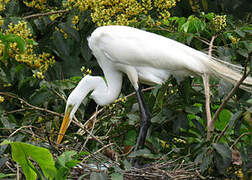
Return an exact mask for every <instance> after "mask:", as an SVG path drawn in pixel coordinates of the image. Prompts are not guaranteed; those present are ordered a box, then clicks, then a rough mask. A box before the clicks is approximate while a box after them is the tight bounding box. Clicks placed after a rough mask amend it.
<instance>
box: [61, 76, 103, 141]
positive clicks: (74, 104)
mask: <svg viewBox="0 0 252 180" xmlns="http://www.w3.org/2000/svg"><path fill="white" fill-rule="evenodd" d="M90 91H93V93H94V96H93V97H92V98H94V100H97V97H96V96H95V94H99V93H97V91H98V92H101V91H105V92H106V84H105V82H104V80H103V79H102V78H101V77H93V76H89V75H87V76H85V77H84V78H83V79H82V80H81V81H80V82H79V84H78V85H77V86H76V88H75V89H74V90H73V91H72V92H71V94H70V95H69V97H68V98H67V103H66V109H65V115H64V119H63V122H62V124H61V128H60V132H59V135H58V139H57V143H58V144H60V143H61V141H62V139H63V137H64V135H65V132H66V130H67V128H68V126H69V125H70V123H71V121H72V119H73V117H74V114H75V112H76V111H77V109H78V108H79V106H80V104H81V102H82V101H83V99H84V98H85V97H86V96H87V95H88V93H89V92H90ZM100 99H104V100H105V101H106V98H104V96H101V97H100ZM97 101H98V100H97ZM100 101H101V100H99V101H98V102H100ZM98 104H99V103H98ZM100 104H104V103H103V102H102V101H101V102H100Z"/></svg>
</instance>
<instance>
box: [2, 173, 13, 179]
mask: <svg viewBox="0 0 252 180" xmlns="http://www.w3.org/2000/svg"><path fill="white" fill-rule="evenodd" d="M10 176H16V174H4V173H0V178H7V177H10Z"/></svg>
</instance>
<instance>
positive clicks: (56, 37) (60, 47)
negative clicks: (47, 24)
mask: <svg viewBox="0 0 252 180" xmlns="http://www.w3.org/2000/svg"><path fill="white" fill-rule="evenodd" d="M53 44H54V46H55V48H56V49H57V51H58V52H59V53H60V55H62V56H69V55H70V47H69V46H68V43H67V41H66V40H65V39H64V36H63V35H62V34H61V33H60V32H58V31H54V32H53Z"/></svg>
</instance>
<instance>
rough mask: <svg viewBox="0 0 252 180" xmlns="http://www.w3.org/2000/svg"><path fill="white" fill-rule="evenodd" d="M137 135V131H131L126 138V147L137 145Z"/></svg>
mask: <svg viewBox="0 0 252 180" xmlns="http://www.w3.org/2000/svg"><path fill="white" fill-rule="evenodd" d="M136 139H137V133H136V131H135V130H130V131H128V132H127V134H126V136H125V141H124V144H125V145H129V146H134V145H135V144H136Z"/></svg>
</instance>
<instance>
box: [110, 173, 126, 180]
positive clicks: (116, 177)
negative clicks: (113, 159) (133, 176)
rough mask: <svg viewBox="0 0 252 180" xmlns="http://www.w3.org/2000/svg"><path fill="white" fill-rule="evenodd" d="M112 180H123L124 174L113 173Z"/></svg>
mask: <svg viewBox="0 0 252 180" xmlns="http://www.w3.org/2000/svg"><path fill="white" fill-rule="evenodd" d="M111 180H123V174H122V173H117V172H116V173H113V174H111Z"/></svg>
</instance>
